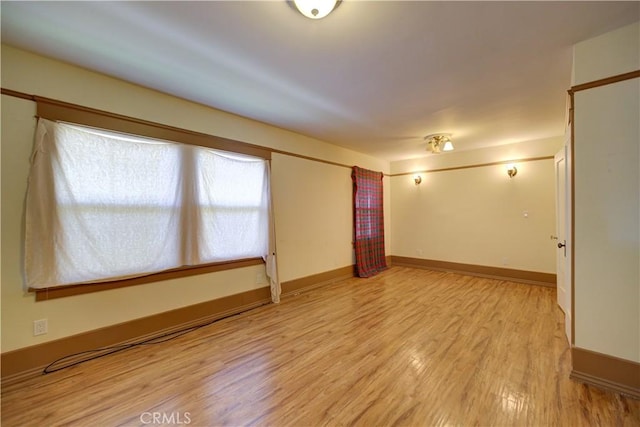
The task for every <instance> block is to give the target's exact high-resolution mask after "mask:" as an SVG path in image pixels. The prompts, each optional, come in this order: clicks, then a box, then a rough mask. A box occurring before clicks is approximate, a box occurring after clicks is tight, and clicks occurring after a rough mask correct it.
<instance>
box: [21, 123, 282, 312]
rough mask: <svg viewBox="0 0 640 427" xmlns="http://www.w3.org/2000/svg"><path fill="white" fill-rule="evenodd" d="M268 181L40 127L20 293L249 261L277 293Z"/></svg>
mask: <svg viewBox="0 0 640 427" xmlns="http://www.w3.org/2000/svg"><path fill="white" fill-rule="evenodd" d="M269 180H270V176H269V167H268V162H267V161H266V160H264V159H260V158H255V157H250V156H244V155H235V154H228V153H221V152H218V151H214V150H211V149H207V148H204V147H196V146H190V145H183V144H177V143H170V142H165V141H158V140H151V139H145V138H139V137H132V136H129V135H123V134H117V133H112V132H106V131H101V130H95V129H90V128H84V127H79V126H75V125H67V124H61V123H54V122H51V121H48V120H44V119H40V120H39V122H38V127H37V132H36V141H35V147H34V152H33V157H32V166H31V171H30V175H29V187H28V191H27V209H26V234H25V236H26V240H25V251H26V254H25V267H26V278H27V281H26V285H27V286H28V287H30V288H34V289H38V288H46V287H52V286H61V285H67V284H74V283H90V282H97V281H106V280H117V279H122V278H126V277H133V276H140V275H145V274H150V273H153V272H158V271H162V270H166V269H171V268H175V267H180V266H184V265H197V264H204V263H210V262H217V261H229V260H235V259H243V258H253V257H263V258H264V259H265V260H266V261H267V272H268V274H269V277H271V278H273V277H276V279H275V280H276V283H277V271H276V270H275V269H274V266H275V261H273V262H272V263H269V262H268V261H269V260H270V256H271V257H275V255H269V254H275V248H271V246H273V243H270V235H272V234H273V233H272V232H273V230H272V227H271V226H270V224H272V223H273V221H272V219H273V218H272V217H271V212H270V191H269ZM271 249H273V250H271ZM276 288H277V289H278V290H279V283H277V287H276ZM272 289H273V284H272ZM274 295H275V296H274V297H273V299H274V301H277V300H279V291H278V292H277V294H274Z"/></svg>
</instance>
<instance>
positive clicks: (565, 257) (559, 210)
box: [554, 145, 571, 343]
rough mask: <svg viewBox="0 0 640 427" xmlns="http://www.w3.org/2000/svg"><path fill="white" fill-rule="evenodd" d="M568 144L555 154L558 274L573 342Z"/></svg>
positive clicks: (558, 289) (559, 301)
mask: <svg viewBox="0 0 640 427" xmlns="http://www.w3.org/2000/svg"><path fill="white" fill-rule="evenodd" d="M567 157H568V156H567V145H565V147H564V148H563V149H562V150H560V151H559V152H558V153H557V154H556V155H555V156H554V161H555V175H556V237H557V240H556V241H555V242H556V274H557V288H556V289H557V293H558V305H559V306H560V308H561V309H562V311H563V312H564V320H565V333H566V334H567V339H568V340H569V343H571V276H570V270H571V264H570V258H569V257H570V254H569V252H568V249H569V248H567V240H568V229H569V216H568V213H569V210H568V206H569V204H568V198H567V196H568V192H567V182H568V180H567V177H568V173H567V172H568V168H567Z"/></svg>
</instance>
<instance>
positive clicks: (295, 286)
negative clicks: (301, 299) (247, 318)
mask: <svg viewBox="0 0 640 427" xmlns="http://www.w3.org/2000/svg"><path fill="white" fill-rule="evenodd" d="M354 276H355V270H354V266H353V265H348V266H346V267H342V268H337V269H335V270H331V271H325V272H323V273H318V274H313V275H311V276H306V277H301V278H299V279H294V280H288V281H286V282H282V283H281V284H280V286H281V287H282V296H290V295H295V294H298V293H300V292H306V291H309V290H311V289H315V288H319V287H321V286H325V285H328V284H331V283H334V282H337V281H340V280H344V279H349V278H351V277H354Z"/></svg>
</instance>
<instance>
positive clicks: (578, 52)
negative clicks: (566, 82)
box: [572, 22, 640, 86]
mask: <svg viewBox="0 0 640 427" xmlns="http://www.w3.org/2000/svg"><path fill="white" fill-rule="evenodd" d="M638 40H640V25H638V23H637V22H636V23H635V24H631V25H627V26H624V27H622V28H618V29H617V30H614V31H611V32H608V33H606V34H603V35H601V36H599V37H595V38H592V39H589V40H586V41H584V42H581V43H578V44H576V45H575V46H574V47H573V76H572V84H573V85H574V86H575V85H579V84H582V83H588V82H592V81H595V80H600V79H604V78H607V77H611V76H616V75H618V74H624V73H628V72H630V71H636V70H638V69H640V64H638Z"/></svg>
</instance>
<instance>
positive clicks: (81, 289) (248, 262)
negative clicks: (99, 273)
mask: <svg viewBox="0 0 640 427" xmlns="http://www.w3.org/2000/svg"><path fill="white" fill-rule="evenodd" d="M260 264H264V260H263V259H262V258H245V259H241V260H233V261H224V262H214V263H209V264H202V265H195V266H184V267H178V268H172V269H169V270H164V271H161V272H158V273H152V274H147V275H144V276H138V277H131V278H128V279H119V280H113V281H108V282H92V283H79V284H73V285H64V286H55V287H51V288H41V289H35V288H29V292H34V293H35V294H36V301H47V300H50V299H56V298H64V297H70V296H74V295H82V294H88V293H93V292H100V291H108V290H111V289H119V288H124V287H127V286H135V285H144V284H147V283H153V282H159V281H163V280H171V279H179V278H182V277H189V276H195V275H197V274H206V273H213V272H216V271H224V270H232V269H235V268H243V267H250V266H252V265H260Z"/></svg>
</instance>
